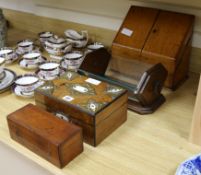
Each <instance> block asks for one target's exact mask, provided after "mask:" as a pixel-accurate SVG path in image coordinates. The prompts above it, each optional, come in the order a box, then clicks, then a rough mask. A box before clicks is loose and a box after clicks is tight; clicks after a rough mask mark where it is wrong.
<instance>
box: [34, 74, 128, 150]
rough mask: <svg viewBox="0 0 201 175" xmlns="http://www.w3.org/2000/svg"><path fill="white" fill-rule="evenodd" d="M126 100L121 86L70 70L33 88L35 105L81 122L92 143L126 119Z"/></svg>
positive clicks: (78, 122) (77, 122) (84, 134)
mask: <svg viewBox="0 0 201 175" xmlns="http://www.w3.org/2000/svg"><path fill="white" fill-rule="evenodd" d="M127 100H128V96H127V91H126V90H124V89H123V88H121V87H117V86H114V85H111V84H108V83H105V82H101V81H97V80H95V79H91V78H88V77H87V76H82V75H80V74H78V73H75V72H70V71H69V72H66V73H65V74H64V75H63V76H61V77H60V78H58V79H56V80H53V82H52V83H50V84H48V83H47V84H45V85H44V86H42V87H40V88H38V89H37V90H36V91H35V102H36V104H37V105H38V106H40V107H42V108H44V109H46V110H48V111H50V112H54V113H56V115H57V116H59V117H61V118H64V119H66V120H69V121H70V122H72V123H75V124H77V125H79V126H81V127H82V128H83V138H84V141H85V142H86V143H88V144H90V145H93V146H97V145H98V144H99V143H100V142H101V141H102V140H103V139H104V138H105V137H107V136H108V135H109V134H110V133H112V132H113V131H114V130H115V129H116V128H118V127H119V126H120V125H121V124H122V123H123V122H125V121H126V119H127Z"/></svg>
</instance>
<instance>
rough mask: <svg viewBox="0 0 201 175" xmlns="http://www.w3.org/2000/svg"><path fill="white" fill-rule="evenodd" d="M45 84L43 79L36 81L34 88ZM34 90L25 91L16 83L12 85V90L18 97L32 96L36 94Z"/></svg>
mask: <svg viewBox="0 0 201 175" xmlns="http://www.w3.org/2000/svg"><path fill="white" fill-rule="evenodd" d="M43 84H44V82H43V81H39V82H37V83H36V86H35V87H34V90H35V89H36V88H38V87H40V86H42V85H43ZM34 90H33V91H29V92H23V91H22V89H21V88H20V87H19V86H18V85H16V84H15V83H14V85H13V86H12V91H13V92H14V94H15V95H16V96H18V97H23V98H32V97H33V96H34Z"/></svg>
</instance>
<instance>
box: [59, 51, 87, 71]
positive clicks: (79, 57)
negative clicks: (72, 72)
mask: <svg viewBox="0 0 201 175" xmlns="http://www.w3.org/2000/svg"><path fill="white" fill-rule="evenodd" d="M83 59H84V53H83V52H80V51H73V52H69V53H67V54H66V55H64V58H63V61H62V62H64V64H65V66H66V67H65V68H67V69H78V68H79V67H80V65H81V63H82V61H83Z"/></svg>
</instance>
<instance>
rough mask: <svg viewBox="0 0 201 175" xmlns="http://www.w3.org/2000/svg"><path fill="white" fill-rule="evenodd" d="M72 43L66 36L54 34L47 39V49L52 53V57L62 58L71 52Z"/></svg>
mask: <svg viewBox="0 0 201 175" xmlns="http://www.w3.org/2000/svg"><path fill="white" fill-rule="evenodd" d="M71 49H72V44H71V43H69V42H67V41H66V40H65V39H64V38H59V37H58V36H53V37H51V38H49V39H48V40H47V41H45V50H46V51H47V52H48V53H49V54H50V57H51V58H54V59H59V60H61V59H62V56H63V55H64V54H65V53H67V52H70V51H71Z"/></svg>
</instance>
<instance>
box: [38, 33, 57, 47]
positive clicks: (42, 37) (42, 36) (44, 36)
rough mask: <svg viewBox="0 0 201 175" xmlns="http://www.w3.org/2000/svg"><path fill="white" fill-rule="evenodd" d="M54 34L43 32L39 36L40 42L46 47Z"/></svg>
mask: <svg viewBox="0 0 201 175" xmlns="http://www.w3.org/2000/svg"><path fill="white" fill-rule="evenodd" d="M53 35H54V34H53V33H52V32H47V31H46V32H41V33H39V34H38V36H39V40H40V42H41V44H42V45H43V46H44V45H45V42H46V41H47V40H48V39H49V38H51V37H52V36H53Z"/></svg>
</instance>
